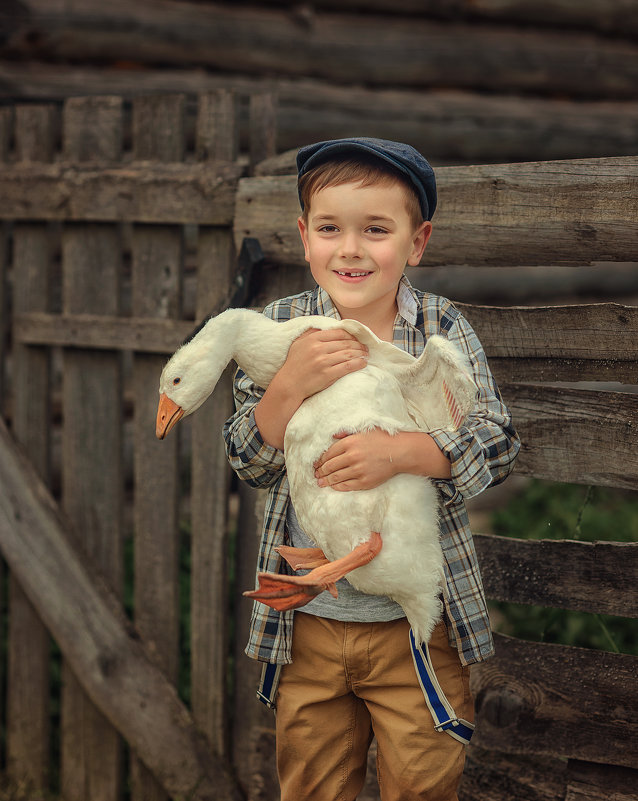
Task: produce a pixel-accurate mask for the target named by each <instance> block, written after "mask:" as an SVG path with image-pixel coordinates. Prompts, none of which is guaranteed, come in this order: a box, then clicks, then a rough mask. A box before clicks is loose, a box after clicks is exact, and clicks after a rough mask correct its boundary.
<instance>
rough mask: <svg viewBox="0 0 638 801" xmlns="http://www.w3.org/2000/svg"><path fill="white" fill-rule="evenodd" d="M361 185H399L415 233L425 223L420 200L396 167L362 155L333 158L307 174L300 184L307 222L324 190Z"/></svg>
mask: <svg viewBox="0 0 638 801" xmlns="http://www.w3.org/2000/svg"><path fill="white" fill-rule="evenodd" d="M349 183H358V184H360V185H361V186H373V185H374V184H382V185H383V184H385V185H386V186H387V185H390V184H393V183H398V184H399V185H400V186H401V188H402V189H403V194H404V197H405V208H406V211H407V213H408V216H409V218H410V223H411V225H412V227H413V229H414V230H416V229H417V228H418V227H419V225H421V223H422V222H423V212H422V211H421V204H420V202H419V197H418V195H417V193H416V191H415V190H414V186H413V185H412V183H411V182H410V180H409V179H408V178H406V176H405V175H403V173H401V172H400V171H399V170H397V169H394V168H393V167H392V165H390V164H385V163H384V162H383V161H381V160H380V159H376V158H374V156H370V157H368V156H366V154H364V153H361V154H359V153H358V154H357V155H356V156H354V157H353V154H352V153H344V154H343V155H340V156H333V157H332V158H331V159H329V160H328V161H324V162H322V163H321V164H318V165H317V166H316V167H313V168H312V169H310V170H308V172H305V173H304V174H303V175H302V176H301V177H300V178H299V183H298V188H299V197H300V199H301V202H302V206H303V217H304V220H306V221H307V220H308V210H309V208H310V202H311V200H312V196H313V195H314V194H315V193H316V192H319V191H320V190H321V189H327V188H328V187H331V186H341V184H349Z"/></svg>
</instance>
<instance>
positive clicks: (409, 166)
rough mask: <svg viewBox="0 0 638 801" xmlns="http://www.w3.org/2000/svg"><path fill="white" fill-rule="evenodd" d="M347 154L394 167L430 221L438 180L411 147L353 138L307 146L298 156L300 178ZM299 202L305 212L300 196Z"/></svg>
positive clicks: (400, 143) (384, 140)
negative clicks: (415, 196) (408, 184)
mask: <svg viewBox="0 0 638 801" xmlns="http://www.w3.org/2000/svg"><path fill="white" fill-rule="evenodd" d="M347 153H366V154H367V155H368V156H374V157H376V158H378V159H380V160H381V161H385V162H387V163H388V164H390V165H392V166H393V167H394V168H395V169H396V170H398V171H399V172H402V173H403V174H404V175H405V176H407V178H409V179H410V181H411V182H412V184H413V185H414V189H415V191H416V193H417V196H418V198H419V202H420V205H421V211H422V213H423V219H424V220H431V219H432V215H433V214H434V210H435V209H436V179H435V177H434V170H433V169H432V167H431V166H430V164H429V163H428V161H427V160H426V159H425V158H424V157H423V156H422V155H421V154H420V153H419V151H418V150H416V149H415V148H413V147H412V146H411V145H405V144H403V143H402V142H391V141H389V140H388V139H372V138H370V137H353V138H351V139H329V140H326V141H325V142H317V143H316V144H314V145H306V147H302V148H301V149H300V150H299V152H298V153H297V179H299V178H301V176H302V175H304V174H305V173H306V172H308V171H309V170H311V169H312V168H313V167H316V166H317V165H318V164H321V163H322V162H324V161H328V160H329V159H330V158H332V157H333V156H340V155H342V154H347ZM299 202H300V203H301V208H302V210H303V201H302V200H301V194H300V195H299Z"/></svg>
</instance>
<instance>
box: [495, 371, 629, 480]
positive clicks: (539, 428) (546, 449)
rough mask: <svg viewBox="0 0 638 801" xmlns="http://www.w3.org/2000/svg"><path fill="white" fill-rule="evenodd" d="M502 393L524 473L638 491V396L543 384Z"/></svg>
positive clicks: (506, 388) (504, 388) (506, 389)
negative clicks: (508, 409) (517, 437)
mask: <svg viewBox="0 0 638 801" xmlns="http://www.w3.org/2000/svg"><path fill="white" fill-rule="evenodd" d="M500 389H501V392H502V395H503V399H504V401H505V403H506V404H507V405H508V407H509V408H510V409H511V411H512V415H513V418H514V425H515V426H516V429H517V430H518V433H519V435H520V438H521V442H522V447H521V451H520V454H519V457H518V459H517V470H520V472H521V473H523V474H524V475H531V476H536V477H538V478H546V479H549V480H550V481H564V482H575V483H578V484H599V485H603V486H612V487H622V488H625V489H636V487H637V486H638V395H633V394H627V393H622V392H594V391H590V390H583V389H568V388H566V387H552V386H544V385H540V384H539V385H533V384H505V385H503V386H501V387H500Z"/></svg>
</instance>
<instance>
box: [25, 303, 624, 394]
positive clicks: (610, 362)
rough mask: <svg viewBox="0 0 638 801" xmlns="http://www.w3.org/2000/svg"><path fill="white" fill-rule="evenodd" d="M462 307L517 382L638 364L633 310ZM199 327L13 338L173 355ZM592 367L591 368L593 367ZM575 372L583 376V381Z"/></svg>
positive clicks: (85, 327) (175, 324)
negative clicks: (540, 366) (539, 365)
mask: <svg viewBox="0 0 638 801" xmlns="http://www.w3.org/2000/svg"><path fill="white" fill-rule="evenodd" d="M457 306H458V308H459V309H460V310H461V311H462V312H463V314H464V315H465V316H466V317H467V318H468V320H469V321H470V323H471V324H472V326H473V328H474V330H475V331H476V333H477V335H478V337H479V339H480V340H481V343H482V345H483V347H484V349H485V352H486V353H487V355H488V358H489V359H490V363H491V362H492V360H494V363H497V364H499V365H503V366H504V365H505V364H506V363H507V364H514V365H517V375H518V376H519V377H518V380H519V381H530V380H541V378H542V373H541V371H540V370H539V369H536V368H534V369H532V371H531V373H528V372H527V367H528V365H534V363H535V362H536V361H539V362H542V364H543V365H544V366H545V367H546V369H547V370H552V372H551V373H550V374H549V375H550V377H548V376H546V377H545V379H544V380H545V381H548V380H552V381H555V380H566V381H567V380H585V379H587V380H599V381H603V380H605V381H613V380H622V379H620V378H615V379H614V377H613V376H614V375H615V373H614V368H615V367H617V368H618V371H619V372H621V371H624V372H625V373H630V372H631V369H632V367H633V366H635V363H636V362H638V308H636V307H634V306H624V305H620V304H617V303H606V304H602V303H598V304H582V305H574V306H542V307H531V306H530V307H527V306H518V307H501V306H475V305H469V304H457ZM195 325H196V323H195V322H190V321H186V320H170V319H152V318H142V317H112V316H107V315H104V316H102V315H96V314H47V313H43V312H34V313H28V314H25V313H22V314H16V315H15V316H14V323H13V336H14V338H15V339H16V341H19V342H23V343H25V344H29V345H61V346H64V347H85V348H106V349H122V350H138V351H146V352H149V353H172V352H173V351H174V350H175V348H176V347H177V346H178V345H179V344H180V343H181V342H182V341H183V340H184V339H185V338H186V336H187V335H188V334H189V333H190V331H191V330H192V329H194V328H195ZM555 362H556V363H558V364H559V365H561V364H564V365H565V369H566V370H567V369H572V370H573V376H572V378H571V379H570V378H562V379H559V378H557V376H558V375H560V370H559V368H556V367H554V368H552V365H553V364H554V363H555ZM571 363H573V365H572V367H571V368H570V364H571ZM590 363H591V364H593V365H594V367H593V368H590V367H588V365H589V364H590ZM603 364H604V365H605V366H606V370H605V373H604V375H599V376H597V375H596V372H595V370H596V366H597V365H601V366H602V365H603ZM577 365H581V368H582V370H583V372H582V373H580V374H578V373H577V370H578V368H577ZM503 369H504V367H503ZM510 371H511V372H510V374H512V373H513V371H514V368H510ZM576 375H578V377H576Z"/></svg>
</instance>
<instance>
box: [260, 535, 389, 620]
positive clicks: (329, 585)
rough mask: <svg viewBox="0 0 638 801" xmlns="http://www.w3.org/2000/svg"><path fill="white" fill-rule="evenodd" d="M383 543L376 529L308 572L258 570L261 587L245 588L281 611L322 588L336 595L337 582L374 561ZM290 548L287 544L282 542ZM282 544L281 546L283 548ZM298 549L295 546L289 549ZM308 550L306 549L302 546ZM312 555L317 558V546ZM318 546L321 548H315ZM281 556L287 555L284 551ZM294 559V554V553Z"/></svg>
mask: <svg viewBox="0 0 638 801" xmlns="http://www.w3.org/2000/svg"><path fill="white" fill-rule="evenodd" d="M381 546H382V540H381V535H380V534H379V533H378V532H376V531H373V532H372V534H371V536H370V539H369V540H367V541H366V542H363V543H361V544H360V545H357V547H356V548H354V549H353V550H352V551H351V552H350V553H349V554H347V555H346V556H343V557H341V559H335V561H334V562H329V561H328V560H327V559H325V557H324V559H325V562H323V563H322V564H321V565H320V566H319V567H316V568H314V570H311V571H310V573H308V574H307V575H305V576H285V575H281V574H277V573H259V575H258V577H257V578H258V581H259V588H258V589H257V590H251V591H250V592H245V593H244V595H245V596H247V597H248V598H254V599H255V600H258V601H261V602H262V603H264V604H266V605H267V606H270V607H272V608H273V609H276V610H278V611H280V612H281V611H284V610H286V609H298V608H299V607H300V606H305V604H307V603H308V602H309V601H311V600H312V599H313V598H314V597H315V596H316V595H319V593H320V592H323V591H324V590H328V592H330V593H331V594H332V595H333V596H334V597H335V598H337V597H338V592H337V587H336V582H337V581H338V580H339V579H340V578H343V577H344V576H345V575H346V573H349V572H350V571H351V570H354V569H355V568H357V567H362V566H363V565H367V564H368V562H371V561H372V559H374V557H375V556H376V555H377V554H378V553H379V551H380V550H381ZM281 547H283V548H288V546H281ZM281 547H280V548H279V549H278V550H279V551H280V552H281ZM290 550H292V551H295V550H296V549H294V548H292V549H290ZM300 550H305V549H300ZM308 550H310V551H313V555H314V557H315V558H317V555H316V553H314V552H315V549H314V548H313V549H308ZM316 550H319V549H316ZM282 556H284V558H286V556H285V554H284V553H282ZM291 558H293V561H294V554H293V556H292V557H291Z"/></svg>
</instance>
